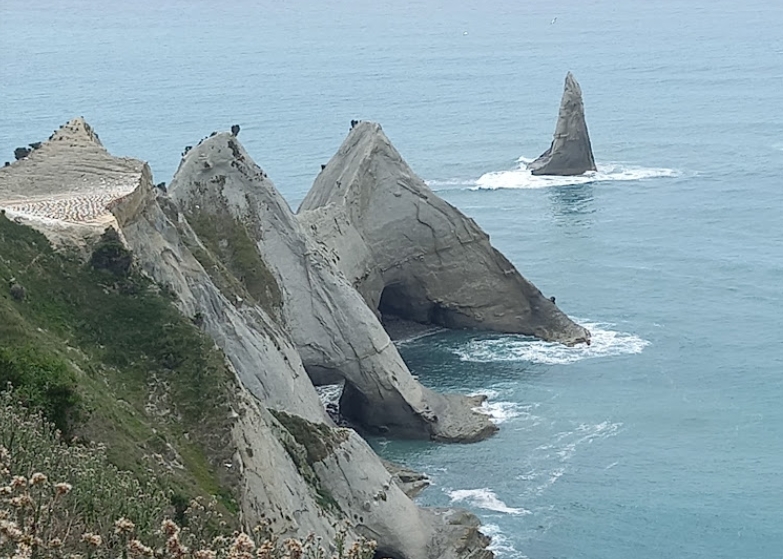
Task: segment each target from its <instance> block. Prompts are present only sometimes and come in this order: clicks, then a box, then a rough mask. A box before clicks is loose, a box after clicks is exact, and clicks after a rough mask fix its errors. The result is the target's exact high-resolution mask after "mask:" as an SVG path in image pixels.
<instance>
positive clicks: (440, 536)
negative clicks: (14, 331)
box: [12, 127, 491, 559]
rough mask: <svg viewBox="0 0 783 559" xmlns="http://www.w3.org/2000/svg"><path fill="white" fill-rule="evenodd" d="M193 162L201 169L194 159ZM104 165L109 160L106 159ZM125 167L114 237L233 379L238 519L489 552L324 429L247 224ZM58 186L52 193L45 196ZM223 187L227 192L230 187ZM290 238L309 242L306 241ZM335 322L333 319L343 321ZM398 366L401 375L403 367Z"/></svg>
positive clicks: (470, 554)
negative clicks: (187, 207) (180, 199)
mask: <svg viewBox="0 0 783 559" xmlns="http://www.w3.org/2000/svg"><path fill="white" fill-rule="evenodd" d="M83 130H87V129H86V127H85V128H83ZM216 138H217V139H216V140H215V141H216V142H217V141H222V142H226V140H227V138H226V137H225V136H223V135H221V136H218V137H216ZM78 144H79V142H75V143H74V145H73V146H72V147H73V149H72V150H70V152H69V153H66V152H63V153H61V154H60V155H61V156H62V157H63V158H64V159H65V160H68V161H69V162H70V163H72V164H73V165H74V166H77V167H78V166H80V165H81V166H83V165H84V164H85V161H83V160H82V159H81V156H82V151H81V148H80V147H79V145H78ZM224 145H227V144H224ZM90 149H91V148H90ZM229 149H230V146H229ZM197 153H198V152H197V151H196V154H197ZM107 157H108V158H111V156H108V155H107ZM197 161H198V163H199V164H200V165H201V166H202V167H204V165H203V163H204V161H203V160H201V159H198V160H197ZM231 161H233V159H232V160H231ZM240 162H241V161H240ZM103 163H104V164H110V163H111V164H117V162H113V163H112V162H111V161H110V160H109V159H107V160H106V161H104V162H103ZM207 163H209V161H207ZM227 166H228V167H231V164H230V163H228V164H227ZM12 167H13V166H12ZM187 167H188V165H187V161H185V162H183V168H185V169H187ZM204 168H205V167H204ZM128 169H129V170H128V172H127V173H126V174H124V175H122V178H123V180H126V181H128V184H131V183H132V184H133V185H134V187H135V190H134V191H133V192H132V193H130V194H128V195H126V196H124V197H121V198H112V200H111V203H110V206H111V210H112V212H113V215H114V216H116V222H117V223H118V225H119V226H120V228H121V231H122V233H123V236H124V239H125V240H126V242H127V243H128V246H129V247H130V248H131V249H132V250H133V253H134V256H135V258H136V260H137V261H138V265H139V266H141V267H142V268H143V269H144V270H145V271H146V272H147V273H148V274H149V275H150V276H151V277H152V278H154V279H155V281H156V282H157V283H158V285H160V286H164V287H165V290H166V292H168V293H170V294H171V295H173V297H174V299H175V303H176V305H177V307H178V308H179V309H180V310H181V311H182V313H183V314H184V315H186V316H188V317H190V318H191V319H192V321H193V323H194V324H196V325H198V326H199V327H200V328H202V329H203V331H204V332H206V333H207V334H208V335H209V336H210V337H211V338H212V339H213V340H214V341H215V343H216V344H217V345H218V346H219V347H220V349H222V351H223V353H224V355H225V357H226V360H227V363H228V364H229V365H230V366H231V368H232V369H233V371H234V372H235V373H236V376H237V379H238V380H239V381H240V383H239V384H238V385H236V386H235V393H234V396H233V398H232V401H231V409H232V411H231V414H230V423H231V428H230V438H231V439H232V440H231V441H230V445H229V446H233V448H235V454H234V458H233V461H232V463H231V464H228V465H224V467H226V468H229V469H230V470H232V471H236V472H238V478H239V479H238V486H239V495H238V502H239V504H240V508H241V514H242V516H243V519H244V521H245V523H246V525H249V526H252V525H253V524H254V523H255V522H257V521H259V520H260V519H262V518H266V519H268V520H270V521H271V522H272V527H273V528H274V530H275V532H276V533H277V534H279V535H280V536H282V537H286V536H298V537H304V536H306V535H307V534H308V533H310V532H313V533H315V534H316V535H318V536H321V537H323V538H324V539H325V540H331V538H332V536H333V534H334V529H335V528H334V526H335V525H340V524H343V523H348V524H350V525H351V527H350V528H349V532H348V538H349V541H350V540H351V539H353V538H355V537H357V536H358V535H366V536H370V537H373V538H375V539H376V540H377V541H378V542H379V545H380V549H381V551H382V552H384V553H385V554H388V555H389V556H391V557H399V558H404V559H414V558H417V559H418V558H425V559H430V558H431V559H436V558H442V559H458V558H475V559H485V558H487V557H491V553H490V552H488V551H487V550H486V549H485V548H486V545H487V543H488V542H487V539H486V538H485V537H483V536H481V534H480V533H479V532H478V523H477V520H476V519H475V517H473V516H472V515H469V514H467V513H465V512H462V511H458V510H437V511H428V510H423V509H419V508H418V507H416V505H415V504H414V503H413V502H412V501H411V500H410V499H409V498H408V497H407V495H405V493H404V492H403V491H402V489H401V488H400V487H398V485H397V484H396V483H395V481H394V479H393V477H392V475H391V474H390V473H389V472H388V471H387V470H386V469H385V468H384V467H383V464H382V463H381V461H380V460H379V458H378V457H377V456H376V455H375V453H374V452H373V451H372V450H371V449H370V447H369V446H368V445H367V444H366V443H365V442H364V441H363V440H362V439H361V438H360V437H359V436H358V435H357V434H356V433H355V432H354V431H352V430H348V429H338V428H336V427H334V426H333V424H332V423H331V421H330V420H329V419H328V417H327V416H326V415H325V413H324V411H323V408H322V405H321V403H320V401H319V399H318V398H317V395H316V393H315V389H314V387H313V386H312V383H311V382H310V380H309V378H308V376H307V374H306V372H305V369H304V366H303V364H302V360H301V359H300V357H299V351H300V350H299V348H298V347H297V346H298V344H296V343H294V342H293V341H292V337H291V335H290V333H289V326H288V324H287V323H286V321H285V305H286V302H287V299H286V283H284V282H283V281H281V282H280V283H278V282H277V276H274V273H275V272H273V271H270V269H269V268H267V267H266V262H265V261H264V260H262V259H261V258H260V256H261V253H259V252H257V251H256V250H255V248H253V247H255V246H256V245H255V242H258V239H256V240H255V242H254V244H253V245H251V248H253V251H252V253H250V252H245V249H247V248H248V246H247V244H243V239H242V235H241V234H240V233H241V232H242V231H247V230H248V227H247V222H241V224H242V225H243V227H241V228H239V229H232V227H231V223H230V222H225V221H219V222H217V223H211V224H210V220H209V219H207V218H208V216H209V214H208V213H204V214H199V213H198V210H199V209H201V208H195V210H196V212H195V213H194V214H193V216H192V217H194V221H195V222H196V224H197V226H196V227H191V224H189V223H188V220H187V219H186V217H185V215H184V214H183V213H182V212H180V210H179V208H178V207H177V205H176V204H175V203H174V202H173V201H172V200H170V199H168V198H167V197H166V196H163V195H162V194H161V193H160V192H159V191H158V190H156V189H155V188H154V187H153V185H152V177H151V174H150V173H149V169H148V168H146V166H145V165H143V164H142V163H141V162H135V164H133V165H131V166H130V167H128ZM181 170H182V169H181ZM95 172H96V174H97V173H98V170H97V169H96V170H95ZM12 178H13V177H12ZM218 182H220V180H218ZM228 183H229V182H228V179H226V184H228ZM69 186H70V185H69V184H67V183H65V184H63V185H62V187H65V188H68V187H69ZM236 192H237V191H235V192H234V193H236ZM56 194H57V191H56V190H53V191H51V192H50V193H49V195H56ZM226 194H227V195H228V196H229V197H230V196H231V195H232V193H231V191H230V190H229V191H228V192H226ZM245 194H246V195H247V196H246V197H244V195H245ZM275 196H276V193H275ZM273 198H274V197H273ZM231 199H233V198H231ZM241 199H243V200H245V201H248V202H249V200H252V199H253V195H252V192H250V193H243V197H242V198H241ZM264 201H267V202H271V201H273V200H264ZM256 202H257V203H262V200H258V199H257V200H256ZM192 209H193V208H191V210H192ZM204 209H206V208H204ZM218 217H220V218H227V217H228V216H227V215H221V216H218ZM259 217H261V216H260V215H259ZM263 217H264V218H266V219H270V220H273V222H274V223H276V225H277V226H278V227H280V228H281V230H283V231H285V228H284V226H285V222H281V221H280V220H278V221H274V220H275V219H276V218H277V217H281V218H285V215H284V214H283V215H282V216H275V214H274V213H270V214H265V215H264V216H263ZM200 218H203V221H200ZM289 218H290V216H289ZM36 223H37V226H38V227H41V228H42V229H44V230H46V229H47V227H48V225H47V222H45V221H40V222H36ZM238 223H240V222H238ZM210 227H212V228H213V229H210ZM197 229H202V230H203V231H205V232H206V233H207V234H206V235H205V237H204V238H201V237H199V236H198V235H197V234H196V231H195V230H197ZM214 229H217V230H219V231H228V232H233V233H235V234H236V236H233V237H231V240H232V243H231V244H229V243H226V242H223V241H225V240H226V239H224V238H220V237H217V238H215V237H213V236H211V235H209V233H210V231H211V230H214ZM259 232H260V231H259ZM263 232H264V233H269V231H268V230H263ZM284 234H287V233H284ZM233 241H236V243H233ZM300 242H302V243H303V244H304V246H308V245H307V241H306V240H301V239H300ZM235 251H236V253H235ZM254 255H255V256H254ZM273 262H274V260H273ZM317 271H318V268H317V266H316V265H313V268H312V269H308V273H313V274H314V273H315V272H317ZM279 277H280V278H281V279H286V276H284V275H281V276H279ZM332 281H333V282H335V283H337V281H338V280H337V279H333V280H332ZM272 282H274V283H272ZM330 285H331V284H327V285H326V286H324V287H323V289H324V290H326V289H328V287H329V286H330ZM278 294H279V295H278ZM300 295H301V293H300ZM278 297H279V299H278ZM357 297H358V296H357ZM348 300H349V301H350V299H348ZM324 312H326V311H324ZM370 316H372V315H371V314H370ZM372 318H373V320H374V317H372ZM345 320H346V324H340V325H342V326H344V327H346V328H348V327H353V326H352V325H351V324H349V323H347V321H348V318H347V317H346V318H345ZM363 326H366V325H363ZM403 367H404V365H403ZM372 372H373V373H374V372H375V371H372ZM382 372H383V371H379V374H380V373H382ZM403 372H404V373H406V374H408V375H409V373H408V371H407V369H404V370H403ZM364 373H365V374H368V375H369V374H370V373H371V371H367V370H365V371H364ZM367 382H368V383H369V382H378V381H377V379H376V380H375V381H373V380H372V379H370V380H368V381H367ZM383 382H387V379H386V378H384V379H383ZM409 382H413V379H412V378H411V379H410V381H409ZM245 387H247V388H245ZM251 392H252V394H251ZM466 405H467V404H466ZM267 408H268V409H267ZM270 410H271V413H270ZM445 416H446V417H448V416H449V414H448V413H446V414H445ZM175 420H176V418H172V421H175ZM187 428H188V429H190V428H191V426H187Z"/></svg>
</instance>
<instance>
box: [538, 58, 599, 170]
mask: <svg viewBox="0 0 783 559" xmlns="http://www.w3.org/2000/svg"><path fill="white" fill-rule="evenodd" d="M527 168H528V169H530V171H531V172H532V173H533V174H534V175H561V176H572V175H581V174H583V173H585V172H587V171H595V170H596V167H595V159H593V148H592V146H591V145H590V135H589V134H588V133H587V122H586V121H585V107H584V103H583V102H582V89H581V88H580V87H579V84H578V83H577V81H576V79H575V78H574V75H573V74H572V73H571V72H568V75H567V76H566V79H565V89H564V90H563V99H562V100H561V101H560V112H559V114H558V115H557V126H556V127H555V137H554V139H553V140H552V145H550V146H549V149H547V150H546V151H545V152H544V153H542V154H541V155H540V156H539V157H538V159H536V160H535V161H533V162H532V163H530V164H528V166H527Z"/></svg>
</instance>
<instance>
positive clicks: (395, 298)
mask: <svg viewBox="0 0 783 559" xmlns="http://www.w3.org/2000/svg"><path fill="white" fill-rule="evenodd" d="M417 307H421V305H416V304H414V302H413V300H412V298H411V294H410V292H409V290H408V288H407V287H406V286H405V285H404V284H402V283H392V284H390V285H387V286H386V287H384V288H383V292H382V293H381V300H380V302H379V303H378V310H379V311H380V312H381V315H382V316H383V317H390V318H400V319H403V320H411V321H413V322H424V318H425V316H424V315H423V314H422V313H421V311H420V310H419V309H417ZM417 310H419V312H417Z"/></svg>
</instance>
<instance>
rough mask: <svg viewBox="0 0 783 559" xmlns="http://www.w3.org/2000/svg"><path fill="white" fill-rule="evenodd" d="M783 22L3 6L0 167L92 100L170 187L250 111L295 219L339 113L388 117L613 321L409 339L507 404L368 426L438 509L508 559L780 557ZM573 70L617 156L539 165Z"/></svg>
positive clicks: (628, 10) (419, 361)
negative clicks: (476, 527) (431, 422)
mask: <svg viewBox="0 0 783 559" xmlns="http://www.w3.org/2000/svg"><path fill="white" fill-rule="evenodd" d="M555 17H557V20H556V21H555V22H554V23H551V22H552V20H553V18H555ZM781 30H783V3H781V2H778V1H775V0H764V1H762V0H748V1H745V2H741V3H740V2H729V1H725V0H717V1H714V2H707V1H696V0H694V1H685V0H679V1H677V0H651V1H649V2H644V3H642V2H631V1H630V0H627V1H624V2H611V1H608V0H593V1H589V2H588V1H585V2H577V1H576V0H570V1H567V2H566V1H554V2H546V3H542V2H536V3H528V2H511V1H499V2H484V3H472V2H471V3H469V2H464V1H457V2H445V1H441V0H437V1H428V2H423V1H422V2H414V1H409V0H403V1H401V2H394V3H392V2H385V1H383V2H377V3H369V2H368V3H362V2H358V1H353V2H349V1H344V2H331V3H314V2H304V1H303V2H287V3H282V2H274V3H273V2H231V1H226V2H223V3H220V4H219V5H218V4H217V3H213V2H202V1H200V0H192V1H189V2H179V1H161V2H157V3H152V2H147V1H142V2H136V3H132V2H124V3H120V2H102V3H97V2H95V3H87V2H76V1H73V2H48V1H46V0H40V1H37V2H33V3H30V2H26V1H25V2H22V1H19V0H3V1H2V2H0V153H2V154H6V157H5V158H1V157H0V159H2V160H5V159H11V158H12V152H13V148H14V147H16V146H18V145H23V144H26V143H28V142H32V141H36V140H40V139H44V138H46V137H47V136H48V135H49V134H50V133H51V131H52V130H53V129H54V128H56V127H57V126H59V125H60V124H62V123H63V122H65V121H66V120H67V119H69V118H71V117H72V116H76V115H84V116H85V117H86V118H87V120H88V121H89V122H90V123H91V124H92V125H93V126H94V127H95V128H96V129H97V130H98V132H99V133H100V134H101V138H102V139H103V141H104V144H105V145H106V146H107V147H108V148H109V149H110V150H111V151H112V152H113V153H115V154H118V155H129V156H135V157H140V158H142V159H145V160H148V161H149V162H150V164H151V165H152V168H153V171H154V173H155V176H156V180H158V181H160V180H165V181H168V180H170V178H171V175H172V174H173V172H174V170H175V169H176V166H177V164H178V162H179V153H180V152H181V151H182V149H183V147H184V146H185V145H188V144H194V143H196V142H197V141H198V140H199V139H200V138H202V137H203V136H206V135H207V134H209V133H210V132H211V131H212V130H217V129H221V130H223V129H227V128H228V127H229V126H230V125H231V124H234V123H240V124H241V125H242V132H241V133H240V140H242V142H243V143H244V145H245V146H246V147H247V148H248V150H249V151H250V153H251V154H253V156H254V158H255V159H256V160H257V161H258V162H259V163H260V164H261V165H262V166H263V167H264V169H265V170H266V171H267V173H268V174H269V175H270V177H271V178H272V179H273V180H274V181H275V183H276V184H277V186H278V188H279V189H280V190H281V191H282V192H283V193H284V194H285V196H286V197H287V198H288V200H289V201H290V202H291V204H292V205H293V206H294V207H295V206H296V204H297V203H298V201H299V200H301V199H302V197H303V196H304V194H305V193H306V192H307V190H308V189H309V187H310V185H311V183H312V180H313V179H314V177H315V175H316V173H317V172H318V169H319V164H320V163H324V162H326V161H327V160H328V158H329V157H331V155H332V154H333V153H334V151H335V150H336V149H337V147H338V145H339V143H340V142H341V140H342V138H343V137H344V135H345V133H346V132H347V129H348V123H349V121H350V120H351V119H352V118H362V119H372V120H377V121H380V122H381V123H382V124H383V126H384V130H385V131H386V133H387V134H388V135H389V136H390V138H391V139H392V141H393V142H394V143H395V145H396V146H397V147H398V149H399V150H400V151H401V152H402V154H403V156H404V157H405V158H406V159H407V161H408V162H409V163H410V164H411V166H412V167H413V168H414V170H416V172H417V173H419V174H420V175H421V176H422V177H423V178H425V179H426V180H428V181H430V184H431V186H432V188H433V189H435V190H436V191H438V193H439V194H440V195H441V196H444V197H445V198H446V199H448V200H449V201H450V202H452V203H453V204H455V205H457V206H458V207H459V208H461V209H462V210H463V211H464V212H465V213H467V214H468V215H470V216H472V217H474V218H475V219H476V220H477V221H478V222H479V224H480V225H482V226H483V227H484V228H485V229H486V230H487V231H488V232H489V233H490V234H491V236H492V240H493V242H494V243H495V245H496V246H497V247H498V248H499V249H500V250H502V251H503V252H504V253H505V254H506V255H507V256H508V257H509V258H510V259H511V260H512V261H513V262H514V263H515V264H516V265H517V267H518V268H519V269H520V270H521V271H522V273H523V274H524V275H526V276H527V277H528V278H529V279H531V280H532V281H533V282H534V283H536V284H537V285H538V286H539V287H540V288H541V289H542V290H543V291H544V292H545V293H546V294H547V295H556V296H557V301H558V304H559V305H560V306H561V308H563V309H564V310H565V311H566V312H568V313H569V314H570V315H572V316H574V317H576V318H578V319H580V320H582V321H583V322H586V323H589V324H590V325H591V327H592V328H593V331H594V335H595V343H594V344H593V346H591V347H590V348H589V349H588V348H575V349H566V348H561V347H556V346H550V345H548V344H544V343H541V342H536V341H533V340H528V339H524V338H518V337H512V336H498V335H494V336H490V335H472V334H469V333H464V332H442V333H438V334H435V335H432V336H429V337H425V338H421V339H418V340H414V341H411V342H408V343H406V344H404V345H403V347H402V348H401V349H402V351H403V355H404V356H405V358H406V359H407V360H408V362H409V364H410V366H411V368H412V369H413V370H414V372H415V373H416V374H418V375H419V376H420V379H421V380H422V382H424V383H426V384H428V385H430V386H433V387H436V388H439V389H453V390H458V391H463V392H484V393H488V394H490V395H491V396H492V398H491V399H490V406H489V409H488V411H489V412H491V413H493V414H494V415H495V417H496V418H498V420H499V421H502V423H501V431H500V433H499V434H498V435H497V436H496V437H494V438H493V439H491V440H488V441H485V442H482V443H479V444H475V445H467V446H460V445H436V444H430V443H425V442H400V441H385V440H376V441H373V444H374V445H375V446H376V448H378V449H379V451H380V452H381V453H383V454H384V455H385V456H387V457H389V458H393V459H396V460H399V461H401V462H404V463H406V464H408V465H410V466H412V467H414V468H420V469H422V470H424V471H426V472H427V473H429V474H430V475H431V476H432V479H433V487H432V488H430V489H429V490H427V491H426V492H425V493H424V494H423V495H422V496H421V497H420V500H421V502H422V503H423V504H434V505H443V504H449V503H456V504H460V505H463V506H466V507H468V508H470V509H471V510H473V511H474V512H476V513H477V514H478V515H479V516H480V517H481V518H482V520H483V521H484V523H485V524H487V526H488V527H487V530H488V531H489V532H491V533H493V534H495V544H494V545H495V547H496V549H497V550H498V555H499V556H500V557H506V558H513V557H530V558H531V559H539V558H553V557H557V558H565V557H568V558H572V557H573V558H576V557H585V558H593V557H594V558H609V559H621V558H627V557H638V558H649V559H654V558H660V557H678V558H697V557H699V558H700V557H710V558H724V557H725V558H775V557H783V477H781V475H780V471H781V469H782V468H783V406H781V401H783V376H781V375H783V345H782V344H781V331H782V330H783V318H781V311H783V219H781V218H783V178H782V177H781V175H782V174H783V111H782V110H781V107H783V87H782V86H783V31H781ZM568 70H571V71H573V72H574V74H575V75H576V77H577V79H578V80H579V81H580V83H581V85H582V89H583V91H584V94H585V104H586V110H587V118H588V125H589V127H590V132H591V136H592V140H593V147H594V151H595V156H596V160H597V162H598V166H599V173H598V175H597V176H595V177H593V178H592V180H590V181H581V180H570V179H558V180H554V181H542V180H538V179H533V178H532V177H530V176H529V175H527V173H525V172H524V171H523V170H522V169H521V163H520V158H532V157H535V156H537V155H538V154H539V153H540V152H541V151H543V150H544V149H545V148H546V147H547V146H548V144H549V141H550V138H551V134H552V131H553V129H554V123H555V117H556V113H557V106H558V102H559V98H560V94H561V91H562V83H563V78H564V76H565V73H566V71H568ZM523 160H524V159H523ZM523 160H522V161H523Z"/></svg>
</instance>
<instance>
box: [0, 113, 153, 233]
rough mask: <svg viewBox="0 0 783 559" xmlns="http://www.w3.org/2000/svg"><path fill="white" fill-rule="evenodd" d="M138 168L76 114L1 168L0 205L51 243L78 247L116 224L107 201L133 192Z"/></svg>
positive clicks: (138, 163)
mask: <svg viewBox="0 0 783 559" xmlns="http://www.w3.org/2000/svg"><path fill="white" fill-rule="evenodd" d="M143 172H144V164H143V163H142V162H141V161H138V160H136V159H130V158H123V157H114V156H112V155H111V154H109V152H107V151H106V149H105V148H104V147H103V145H102V144H101V142H100V140H99V139H98V135H97V134H96V133H95V131H93V130H92V128H90V125H89V124H87V123H86V122H85V121H84V119H83V118H75V119H73V120H71V121H69V122H67V123H66V124H65V125H63V126H62V127H60V128H59V129H58V130H56V131H55V132H54V133H53V134H52V135H51V136H50V137H49V139H48V140H47V141H46V142H43V143H42V144H41V146H40V147H39V148H38V149H35V150H33V151H32V152H31V153H30V154H29V155H28V156H27V157H26V158H24V159H21V160H19V161H15V162H13V163H12V164H11V165H9V166H7V167H0V208H2V209H4V210H6V212H7V213H8V215H9V217H11V218H15V219H17V221H20V222H23V223H25V224H27V225H30V226H32V227H35V228H36V229H39V230H40V231H42V232H43V233H44V234H45V235H46V236H47V237H48V238H49V240H50V241H51V242H52V243H53V244H55V245H62V244H68V245H74V246H82V245H84V244H85V243H86V242H89V241H90V240H91V239H94V238H95V237H97V236H99V235H100V234H101V233H103V230H104V229H105V228H106V227H107V226H110V225H115V226H116V222H115V220H114V217H113V216H112V214H111V213H110V212H109V211H108V210H107V209H106V206H107V204H109V203H110V202H111V201H113V200H116V199H117V198H119V197H121V196H124V195H126V194H128V193H130V192H132V191H133V190H134V189H135V188H136V186H137V185H138V184H139V181H140V180H141V175H142V173H143Z"/></svg>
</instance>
